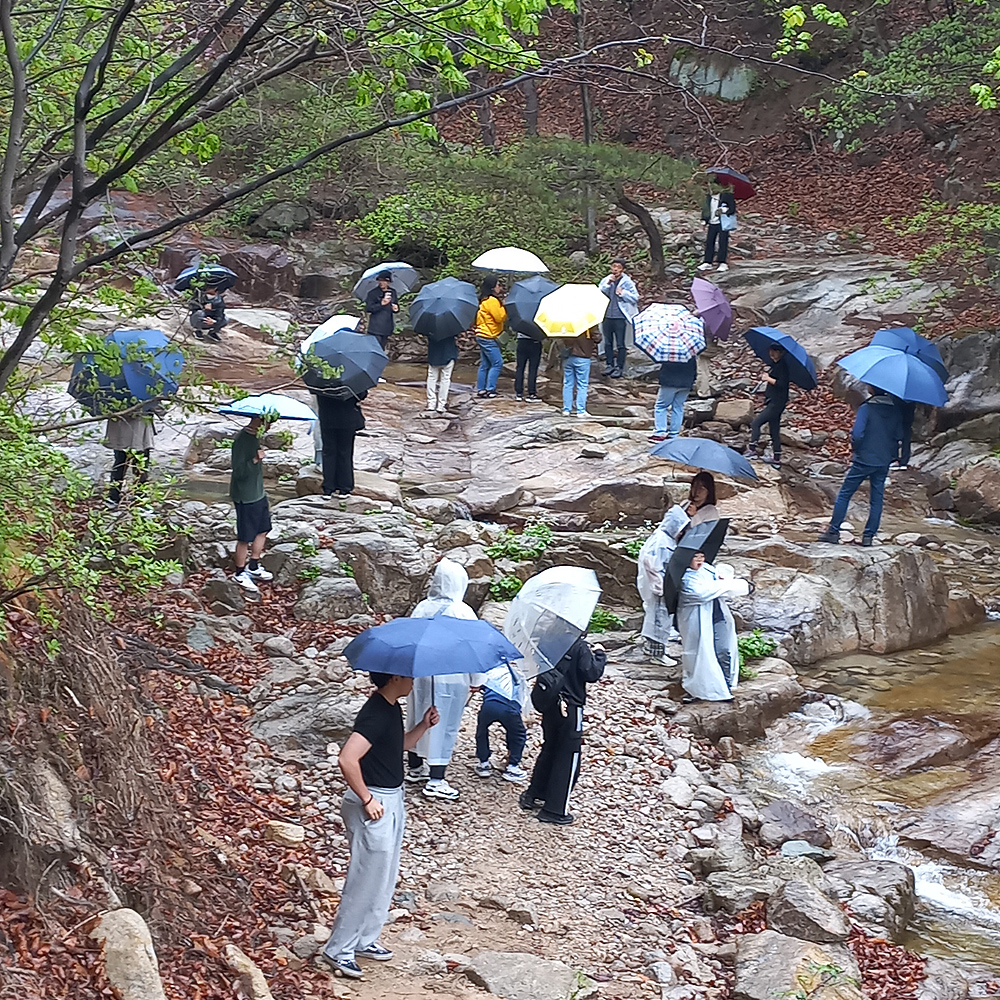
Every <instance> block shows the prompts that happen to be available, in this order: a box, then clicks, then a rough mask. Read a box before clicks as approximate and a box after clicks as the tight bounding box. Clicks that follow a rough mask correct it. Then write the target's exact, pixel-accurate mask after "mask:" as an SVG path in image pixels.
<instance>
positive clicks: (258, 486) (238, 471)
mask: <svg viewBox="0 0 1000 1000" xmlns="http://www.w3.org/2000/svg"><path fill="white" fill-rule="evenodd" d="M259 450H260V441H258V440H257V435H256V434H251V433H250V431H248V430H245V429H244V430H242V431H240V432H239V434H237V435H236V438H235V440H234V441H233V472H232V475H231V476H230V477H229V496H230V497H231V499H232V501H233V503H256V502H257V501H258V500H262V499H263V498H264V465H263V463H262V462H255V461H254V459H255V458H256V457H257V452H258V451H259Z"/></svg>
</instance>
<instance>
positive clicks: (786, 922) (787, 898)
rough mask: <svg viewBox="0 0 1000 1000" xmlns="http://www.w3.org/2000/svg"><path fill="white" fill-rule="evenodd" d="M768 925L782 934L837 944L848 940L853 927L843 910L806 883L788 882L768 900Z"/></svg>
mask: <svg viewBox="0 0 1000 1000" xmlns="http://www.w3.org/2000/svg"><path fill="white" fill-rule="evenodd" d="M767 926H768V927H770V928H771V929H772V930H775V931H778V932H779V933H780V934H787V935H788V936H789V937H796V938H801V939H802V940H804V941H815V942H817V943H818V944H834V943H836V942H839V941H846V940H847V937H848V935H849V934H850V933H851V924H850V921H849V920H848V919H847V916H846V915H845V914H844V911H843V910H842V909H841V907H840V906H839V905H838V904H837V903H834V902H833V901H832V900H831V899H830V898H829V897H828V896H826V895H824V894H823V893H822V892H820V891H819V889H817V888H816V887H815V886H812V885H809V884H808V883H807V882H794V881H793V882H786V883H785V884H784V885H782V886H780V887H779V888H778V889H777V890H776V891H775V892H773V893H772V894H771V896H770V897H769V898H768V901H767Z"/></svg>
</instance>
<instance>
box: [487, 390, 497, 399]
mask: <svg viewBox="0 0 1000 1000" xmlns="http://www.w3.org/2000/svg"><path fill="white" fill-rule="evenodd" d="M486 398H487V399H496V398H497V394H496V390H495V389H490V391H489V392H488V393H486Z"/></svg>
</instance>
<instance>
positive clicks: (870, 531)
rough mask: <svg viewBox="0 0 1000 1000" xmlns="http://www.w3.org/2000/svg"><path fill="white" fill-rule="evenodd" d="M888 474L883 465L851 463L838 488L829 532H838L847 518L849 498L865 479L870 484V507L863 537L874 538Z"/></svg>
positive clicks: (880, 514) (880, 517) (880, 518)
mask: <svg viewBox="0 0 1000 1000" xmlns="http://www.w3.org/2000/svg"><path fill="white" fill-rule="evenodd" d="M888 474H889V469H888V467H887V466H884V465H862V464H861V463H860V462H852V463H851V467H850V468H849V469H848V470H847V475H846V476H844V485H843V486H841V487H840V492H839V493H838V494H837V502H836V503H835V504H834V505H833V517H832V518H831V519H830V530H831V531H840V525H841V524H842V523H843V521H844V518H845V517H847V506H848V504H850V502H851V497H853V496H854V494H855V493H856V492H857V490H858V487H859V486H860V485H861V484H862V483H863V482H864V481H865V480H866V479H867V480H869V481H870V482H871V506H870V509H869V513H868V522H867V523H866V524H865V535H866V536H867V537H869V538H872V537H874V536H875V532H876V531H878V526H879V524H880V522H881V521H882V501H883V497H884V496H885V477H886V476H887V475H888Z"/></svg>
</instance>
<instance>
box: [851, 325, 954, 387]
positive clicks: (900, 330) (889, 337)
mask: <svg viewBox="0 0 1000 1000" xmlns="http://www.w3.org/2000/svg"><path fill="white" fill-rule="evenodd" d="M869 346H870V347H891V348H892V349H893V350H894V351H902V352H903V353H904V354H915V355H916V356H917V357H918V358H920V360H921V361H923V363H924V364H925V365H929V366H930V367H931V368H933V369H934V371H936V372H937V373H938V375H940V376H941V381H942V382H947V381H948V369H947V368H945V366H944V358H942V357H941V352H940V351H939V350H938V349H937V346H936V345H935V344H933V343H932V342H931V341H929V340H928V339H927V338H926V337H921V336H920V334H919V333H917V332H916V331H915V330H911V329H910V328H909V327H908V326H897V327H893V329H891V330H879V331H878V333H876V334H875V336H874V337H872V342H871V344H870V345H869Z"/></svg>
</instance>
